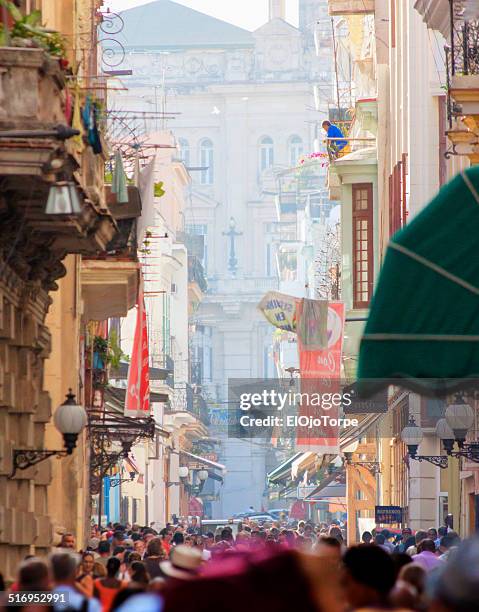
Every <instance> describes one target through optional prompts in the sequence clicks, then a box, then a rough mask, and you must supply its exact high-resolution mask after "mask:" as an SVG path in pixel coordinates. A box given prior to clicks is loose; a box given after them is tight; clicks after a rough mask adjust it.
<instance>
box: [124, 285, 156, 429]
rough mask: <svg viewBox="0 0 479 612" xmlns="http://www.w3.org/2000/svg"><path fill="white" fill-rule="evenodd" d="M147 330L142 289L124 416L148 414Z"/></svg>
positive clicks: (143, 415) (138, 416)
mask: <svg viewBox="0 0 479 612" xmlns="http://www.w3.org/2000/svg"><path fill="white" fill-rule="evenodd" d="M148 361H149V357H148V328H147V322H146V310H145V300H144V296H143V289H140V291H139V292H138V303H137V312H136V327H135V337H134V340H133V348H132V351H131V361H130V367H129V369H128V386H127V390H126V396H125V416H129V417H137V418H145V417H147V416H148V415H149V413H150V369H149V363H148Z"/></svg>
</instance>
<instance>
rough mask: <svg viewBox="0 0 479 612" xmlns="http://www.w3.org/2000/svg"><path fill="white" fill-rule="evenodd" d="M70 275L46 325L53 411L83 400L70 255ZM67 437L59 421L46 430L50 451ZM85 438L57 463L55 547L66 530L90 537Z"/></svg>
mask: <svg viewBox="0 0 479 612" xmlns="http://www.w3.org/2000/svg"><path fill="white" fill-rule="evenodd" d="M64 265H65V267H66V269H67V274H66V276H65V277H64V278H62V279H61V280H60V281H58V284H59V289H58V291H56V292H55V293H52V294H51V296H52V298H53V303H52V305H51V307H50V310H49V312H48V315H47V320H46V325H47V326H48V327H49V329H50V332H51V335H52V352H51V355H50V357H49V359H48V360H47V361H46V362H45V389H46V390H47V391H48V392H49V393H50V397H51V399H52V412H54V411H55V409H56V408H57V407H58V406H59V405H60V404H61V403H62V402H63V401H64V400H65V394H66V393H67V392H68V389H69V388H71V389H72V390H73V392H74V393H75V394H76V395H77V399H78V401H81V400H82V392H81V389H80V380H81V378H82V377H83V373H80V368H81V364H80V318H81V312H80V302H79V296H80V292H79V286H78V282H79V265H80V258H79V257H78V256H75V255H69V256H68V257H67V258H66V259H65V260H64ZM62 446H63V441H62V437H61V435H60V434H59V433H58V431H57V430H56V429H55V426H54V425H53V422H50V423H49V424H48V425H47V428H46V435H45V448H55V449H56V448H62ZM85 453H86V449H85V444H84V434H83V436H82V438H81V439H80V440H79V442H78V445H77V448H76V449H75V451H74V453H73V455H72V456H71V457H64V458H61V459H53V460H52V482H51V484H50V486H49V488H48V506H49V514H50V516H51V519H52V523H53V526H54V533H55V535H54V543H56V541H57V540H58V539H59V534H60V533H62V532H63V531H71V532H74V533H75V534H76V536H77V540H78V541H79V545H82V544H83V540H84V537H85V533H84V532H85V530H86V528H85V517H86V503H87V501H88V500H87V499H86V497H85V491H86V486H85V484H86V483H87V473H86V454H85Z"/></svg>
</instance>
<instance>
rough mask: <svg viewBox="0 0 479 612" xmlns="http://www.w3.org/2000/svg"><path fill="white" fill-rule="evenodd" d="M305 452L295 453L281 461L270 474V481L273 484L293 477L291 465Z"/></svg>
mask: <svg viewBox="0 0 479 612" xmlns="http://www.w3.org/2000/svg"><path fill="white" fill-rule="evenodd" d="M302 455H303V453H295V454H294V455H292V456H291V457H289V459H286V461H283V463H280V464H279V465H278V466H277V467H275V468H274V470H273V471H272V472H269V474H268V481H269V482H270V483H272V484H274V483H279V482H281V481H282V480H288V479H291V466H292V464H293V462H294V461H295V460H296V459H298V458H299V457H301V456H302Z"/></svg>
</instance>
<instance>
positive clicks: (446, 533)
mask: <svg viewBox="0 0 479 612" xmlns="http://www.w3.org/2000/svg"><path fill="white" fill-rule="evenodd" d="M361 540H362V541H361V543H360V544H358V545H354V546H349V547H348V546H347V545H346V541H345V530H344V525H341V524H340V523H339V522H337V521H336V522H333V523H332V524H330V525H327V524H324V523H323V524H320V525H314V524H313V523H311V522H308V521H300V522H299V523H297V524H295V525H294V526H293V525H287V524H285V523H281V522H274V521H272V522H270V523H265V524H262V525H261V524H258V523H257V522H255V521H254V520H250V519H247V518H246V519H244V520H243V521H242V522H235V523H231V524H226V525H223V526H220V527H217V528H216V530H215V531H210V532H206V533H202V532H201V528H200V524H199V522H198V521H197V519H195V518H193V519H191V520H189V521H184V522H180V523H178V524H176V525H172V524H168V525H166V527H165V528H163V529H161V530H159V531H156V530H155V529H153V528H151V527H149V528H146V527H143V528H142V527H140V526H138V525H119V524H115V525H109V527H108V528H107V529H101V530H100V529H98V528H97V527H95V528H93V530H92V534H91V538H90V540H89V542H88V546H87V547H86V549H85V550H77V546H76V542H75V538H74V536H73V535H72V534H64V535H63V537H62V539H61V542H60V544H59V546H58V548H56V549H55V550H54V552H53V553H52V554H51V555H50V556H49V558H48V559H41V558H38V557H32V556H29V557H27V558H26V559H25V560H24V561H23V562H22V563H21V565H20V567H19V569H18V576H17V580H16V581H15V582H14V583H13V584H12V585H10V587H9V589H8V590H7V591H6V592H5V596H6V597H7V600H6V601H4V602H3V605H4V606H5V608H6V609H9V608H10V607H11V606H12V605H13V603H12V602H14V603H15V604H16V606H15V607H16V609H18V608H19V606H20V608H21V609H23V610H25V611H26V612H37V610H38V611H40V610H45V609H49V610H53V611H57V610H58V611H63V612H67V611H72V610H78V611H84V612H114V611H116V610H119V611H120V612H132V611H135V610H138V611H139V612H150V611H151V612H163V611H165V612H169V611H171V612H183V611H186V610H188V612H206V611H207V610H208V611H216V610H218V611H225V612H236V610H238V611H239V610H240V609H241V610H244V607H245V606H247V607H248V612H255V611H256V610H257V611H258V612H259V611H260V610H261V611H266V610H277V611H279V612H282V611H284V612H286V610H288V612H290V610H291V608H292V607H293V606H294V608H295V609H298V610H299V611H301V612H302V611H303V610H304V612H306V611H307V612H314V611H316V612H336V611H337V612H345V611H348V610H351V611H353V610H354V611H359V610H363V611H365V610H402V611H403V612H404V611H410V612H412V611H430V612H472V611H475V612H477V610H479V539H471V540H467V541H464V542H461V540H460V538H459V536H458V535H457V534H456V533H455V532H453V531H451V530H450V529H448V528H446V527H441V528H439V529H435V528H430V529H428V530H427V531H422V530H419V531H416V533H413V532H412V530H411V529H409V528H404V529H403V530H402V532H401V533H393V532H391V531H389V530H386V529H374V530H372V531H371V532H369V531H365V532H364V533H362V536H361ZM32 592H40V593H44V592H49V593H52V594H56V595H57V596H59V595H62V599H61V600H59V601H54V602H51V603H49V604H48V605H44V604H39V603H35V602H29V601H25V600H22V599H21V595H22V593H32ZM8 596H11V597H16V599H15V600H13V599H10V603H9V601H8ZM22 602H23V603H22ZM12 609H13V607H12Z"/></svg>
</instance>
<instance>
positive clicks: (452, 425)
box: [401, 394, 479, 469]
mask: <svg viewBox="0 0 479 612" xmlns="http://www.w3.org/2000/svg"><path fill="white" fill-rule="evenodd" d="M473 423H474V411H473V409H472V408H471V406H469V404H466V402H465V401H464V399H463V398H462V396H461V395H460V394H458V395H457V396H456V399H455V403H454V404H451V405H449V406H448V407H447V409H446V413H445V416H444V418H442V419H439V420H438V422H437V424H436V435H437V437H438V438H439V439H440V440H442V446H443V448H444V450H445V451H446V455H418V454H417V450H418V446H419V444H420V443H421V441H422V439H423V432H422V429H421V428H420V427H419V426H418V425H416V422H415V420H414V417H413V416H410V417H409V422H408V424H407V426H406V427H405V428H404V429H403V430H402V433H401V438H402V440H403V442H404V443H405V444H406V445H407V448H408V455H409V457H410V458H411V459H415V460H417V461H429V463H432V464H433V465H436V466H438V467H440V468H442V469H444V468H447V466H448V457H456V458H458V457H464V458H465V459H468V460H469V461H473V462H474V463H479V442H477V441H476V442H471V443H469V444H466V442H465V440H466V435H467V432H468V430H469V428H470V427H471V426H472V425H473ZM456 443H457V447H458V450H454V445H455V444H456Z"/></svg>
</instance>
